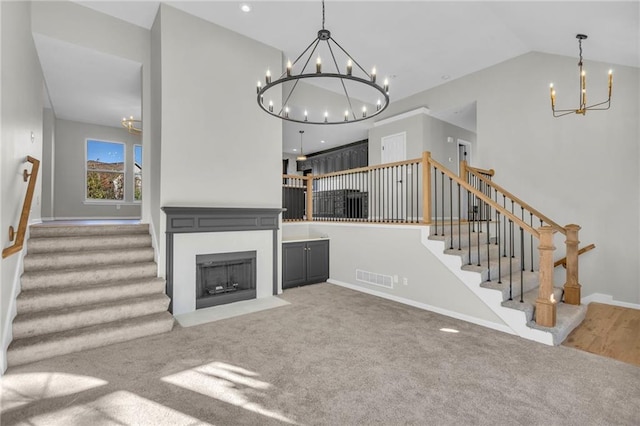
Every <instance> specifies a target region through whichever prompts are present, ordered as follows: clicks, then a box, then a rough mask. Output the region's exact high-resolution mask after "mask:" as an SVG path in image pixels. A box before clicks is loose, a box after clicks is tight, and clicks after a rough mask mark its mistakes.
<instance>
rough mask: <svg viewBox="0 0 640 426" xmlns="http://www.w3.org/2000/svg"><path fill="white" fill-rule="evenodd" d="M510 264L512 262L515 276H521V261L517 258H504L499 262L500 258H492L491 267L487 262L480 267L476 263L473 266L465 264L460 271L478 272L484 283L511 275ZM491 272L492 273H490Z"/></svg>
mask: <svg viewBox="0 0 640 426" xmlns="http://www.w3.org/2000/svg"><path fill="white" fill-rule="evenodd" d="M509 262H511V270H512V271H513V274H514V276H515V274H519V271H520V269H519V268H520V259H518V258H517V257H512V258H509V257H506V258H505V257H502V258H500V261H498V257H497V256H496V257H492V258H491V259H490V260H489V265H487V262H486V260H485V261H483V263H482V264H481V265H480V266H478V265H477V264H475V263H472V264H471V265H468V264H463V265H462V266H461V268H460V269H462V270H464V271H470V272H477V273H479V274H480V275H481V280H482V282H484V281H488V280H489V278H491V279H492V280H494V279H497V278H498V276H503V277H504V276H505V275H508V274H509ZM489 272H490V273H489Z"/></svg>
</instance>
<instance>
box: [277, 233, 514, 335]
mask: <svg viewBox="0 0 640 426" xmlns="http://www.w3.org/2000/svg"><path fill="white" fill-rule="evenodd" d="M305 233H306V234H307V235H310V236H314V237H317V236H328V237H329V239H330V254H329V258H330V260H329V268H330V271H329V276H330V279H331V280H333V281H337V282H340V283H345V284H348V285H349V286H351V287H353V288H357V289H362V290H363V291H373V292H378V293H382V294H383V295H386V296H388V297H390V298H395V299H398V298H399V299H404V300H406V301H410V302H417V304H421V305H428V306H429V307H431V308H433V310H436V311H439V312H442V313H448V314H449V315H452V316H457V317H458V318H464V319H466V320H472V321H474V322H476V323H480V324H483V325H485V326H493V327H495V328H501V329H502V328H504V327H505V324H504V322H503V321H502V320H501V319H500V318H498V316H497V315H496V314H494V313H493V311H491V309H489V308H488V307H487V306H486V305H485V304H484V302H482V301H481V300H480V299H478V297H477V296H475V295H474V294H473V293H472V292H471V291H470V290H469V289H468V288H467V287H466V286H465V285H464V284H463V283H462V282H461V281H460V280H458V279H457V278H456V277H455V276H454V275H453V274H452V273H451V272H450V271H449V270H448V269H447V267H446V266H445V265H443V264H442V263H441V262H440V260H438V259H437V258H436V257H434V256H433V254H432V253H431V252H430V251H429V250H428V249H427V248H426V247H425V246H424V245H423V244H422V242H421V235H422V227H417V226H398V225H391V226H384V225H349V224H324V223H318V222H313V223H310V224H308V225H307V224H301V225H297V224H286V225H284V226H283V235H286V236H287V237H286V238H295V237H300V236H303V235H304V234H305ZM283 239H285V237H283ZM356 269H361V270H364V271H368V272H373V273H377V274H383V275H389V276H391V277H397V278H398V281H397V282H395V283H394V284H393V288H386V287H381V286H378V285H372V284H367V283H363V282H361V281H358V280H356ZM405 279H406V284H404V282H405Z"/></svg>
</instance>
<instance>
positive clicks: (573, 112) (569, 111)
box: [553, 109, 576, 117]
mask: <svg viewBox="0 0 640 426" xmlns="http://www.w3.org/2000/svg"><path fill="white" fill-rule="evenodd" d="M562 111H567V112H563V113H562V114H557V112H562ZM575 113H576V110H569V109H561V110H558V111H555V110H554V111H553V116H554V117H562V116H564V115H569V114H575Z"/></svg>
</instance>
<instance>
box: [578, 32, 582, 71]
mask: <svg viewBox="0 0 640 426" xmlns="http://www.w3.org/2000/svg"><path fill="white" fill-rule="evenodd" d="M578 48H579V49H580V62H578V65H580V66H582V39H581V38H578Z"/></svg>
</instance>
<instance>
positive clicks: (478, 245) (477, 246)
mask: <svg viewBox="0 0 640 426" xmlns="http://www.w3.org/2000/svg"><path fill="white" fill-rule="evenodd" d="M475 204H477V205H478V210H480V202H479V201H478V196H477V195H476V202H475ZM477 216H478V228H476V237H477V239H478V241H476V243H477V244H476V252H477V255H478V266H480V265H481V264H480V227H481V226H482V222H481V217H480V215H477Z"/></svg>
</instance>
